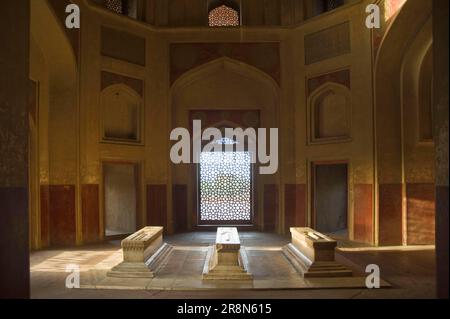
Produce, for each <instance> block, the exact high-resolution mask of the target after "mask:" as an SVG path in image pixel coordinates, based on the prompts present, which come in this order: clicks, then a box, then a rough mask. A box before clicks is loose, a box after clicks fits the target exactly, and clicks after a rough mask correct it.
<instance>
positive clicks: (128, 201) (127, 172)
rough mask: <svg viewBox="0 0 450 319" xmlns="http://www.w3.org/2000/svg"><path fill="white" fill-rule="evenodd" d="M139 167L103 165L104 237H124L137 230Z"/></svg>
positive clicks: (122, 164)
mask: <svg viewBox="0 0 450 319" xmlns="http://www.w3.org/2000/svg"><path fill="white" fill-rule="evenodd" d="M138 172H139V166H138V165H135V164H127V163H104V164H103V179H104V180H103V182H104V192H103V193H104V211H105V214H104V216H105V218H104V230H105V237H107V238H111V237H124V236H126V235H129V234H132V233H134V232H136V230H137V212H138V204H139V201H138V189H139V188H138V185H139V183H138V182H139V180H138V176H139V174H138Z"/></svg>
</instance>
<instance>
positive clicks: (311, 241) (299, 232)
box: [283, 227, 352, 278]
mask: <svg viewBox="0 0 450 319" xmlns="http://www.w3.org/2000/svg"><path fill="white" fill-rule="evenodd" d="M291 234H292V243H291V244H288V245H287V246H285V247H284V249H283V251H284V253H285V255H286V257H287V258H288V259H289V260H290V261H291V262H292V264H293V265H294V267H295V268H296V269H297V270H298V271H299V272H300V273H301V275H302V276H303V277H308V278H309V277H351V276H352V271H351V270H350V269H348V268H346V267H344V266H343V265H341V264H339V263H338V262H336V259H335V250H336V247H337V241H336V240H334V239H332V238H330V237H328V236H326V235H324V234H321V233H319V232H318V231H315V230H314V229H311V228H307V227H303V228H294V227H293V228H291Z"/></svg>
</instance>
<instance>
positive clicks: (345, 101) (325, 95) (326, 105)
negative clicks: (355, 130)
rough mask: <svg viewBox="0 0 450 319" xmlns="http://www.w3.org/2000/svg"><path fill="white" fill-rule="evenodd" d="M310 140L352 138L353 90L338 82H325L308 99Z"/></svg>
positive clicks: (324, 140)
mask: <svg viewBox="0 0 450 319" xmlns="http://www.w3.org/2000/svg"><path fill="white" fill-rule="evenodd" d="M308 110H309V123H310V142H311V143H327V142H342V141H348V140H349V139H350V138H351V118H352V106H351V92H350V90H349V89H348V88H347V87H345V86H343V85H340V84H337V83H332V82H329V83H325V84H324V85H322V86H321V87H319V88H318V89H317V90H315V91H314V92H313V93H312V94H311V97H310V98H309V100H308Z"/></svg>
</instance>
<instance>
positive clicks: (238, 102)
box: [171, 58, 279, 229]
mask: <svg viewBox="0 0 450 319" xmlns="http://www.w3.org/2000/svg"><path fill="white" fill-rule="evenodd" d="M278 90H279V89H278V85H277V84H276V82H275V81H274V80H273V79H272V78H271V77H270V76H269V75H267V74H266V73H264V72H262V71H260V70H259V69H256V68H254V67H252V66H249V65H247V64H244V63H242V62H239V61H235V60H232V59H229V58H220V59H217V60H214V61H212V62H209V63H206V64H204V65H201V66H199V67H197V68H195V69H193V70H190V71H189V72H187V73H185V74H184V75H183V76H181V77H180V78H179V79H178V80H177V81H176V82H175V83H174V85H173V86H172V88H171V114H172V118H171V122H172V128H176V127H185V128H191V126H192V123H190V119H191V112H196V113H198V114H202V113H203V115H201V116H200V117H201V118H203V119H205V122H207V123H209V125H208V127H209V126H215V127H219V128H222V127H223V125H230V128H234V127H236V126H237V127H241V128H244V129H245V128H247V127H251V126H252V123H254V125H259V127H261V128H271V127H279V122H278V121H279V119H278V114H279V109H278V106H279V92H278ZM249 114H259V119H257V120H256V123H255V120H254V119H253V117H252V116H250V115H249ZM208 116H211V117H213V118H214V119H208ZM205 128H206V127H203V129H205ZM171 172H172V183H173V184H174V185H178V186H179V185H186V192H187V195H186V196H187V211H185V212H183V211H174V212H173V216H174V222H175V223H176V220H177V218H180V217H177V216H179V215H182V214H187V212H189V213H191V215H189V216H188V218H187V219H188V220H189V226H190V228H191V229H195V227H196V226H197V215H198V214H197V200H198V198H197V195H196V194H197V186H198V185H197V180H198V179H197V167H196V165H195V164H188V165H172V170H171ZM266 183H270V184H278V183H279V176H278V174H276V175H258V174H256V175H255V176H254V189H253V191H254V198H255V199H256V202H255V203H254V208H253V211H254V227H255V228H257V229H261V228H262V226H263V224H264V213H265V212H264V211H263V207H264V203H263V200H264V196H263V192H264V185H265V184H266ZM173 201H176V198H174V199H173ZM272 213H274V212H272Z"/></svg>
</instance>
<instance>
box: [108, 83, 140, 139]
mask: <svg viewBox="0 0 450 319" xmlns="http://www.w3.org/2000/svg"><path fill="white" fill-rule="evenodd" d="M141 114H142V98H141V96H140V95H139V94H138V93H137V92H135V91H134V90H133V89H131V88H130V87H128V86H127V85H124V84H114V85H111V86H108V87H107V88H105V89H104V90H103V91H102V92H101V123H102V130H101V132H102V140H103V141H106V142H119V143H120V142H125V143H140V142H141V126H142V125H141V123H142V120H141V119H142V116H141Z"/></svg>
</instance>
